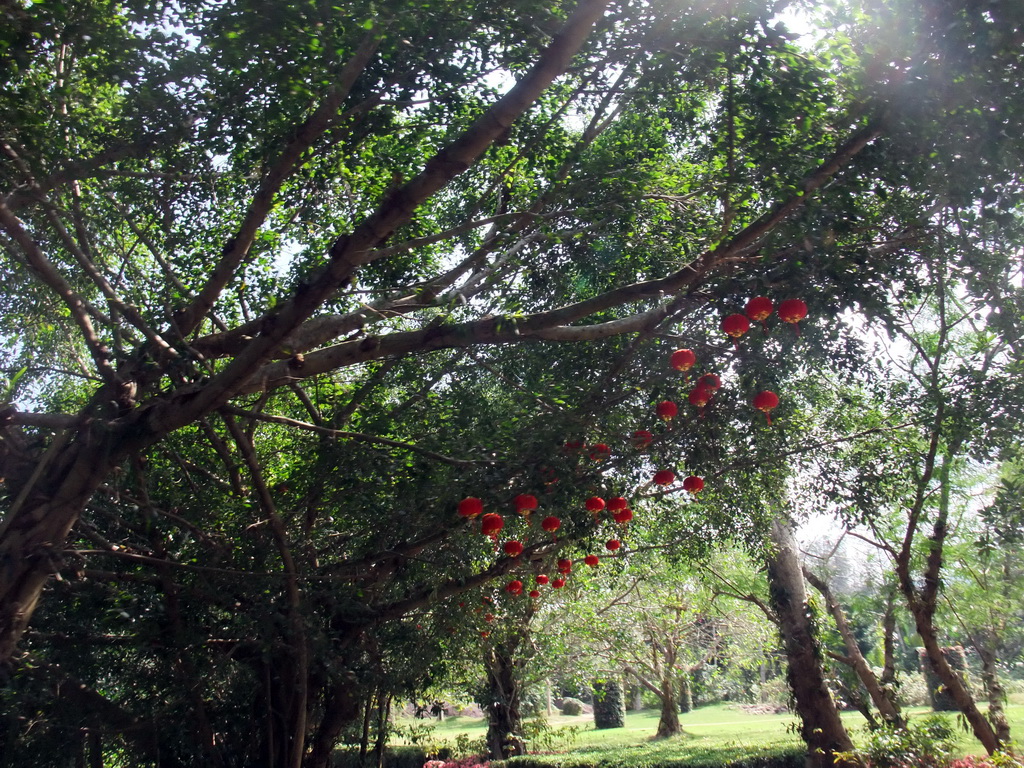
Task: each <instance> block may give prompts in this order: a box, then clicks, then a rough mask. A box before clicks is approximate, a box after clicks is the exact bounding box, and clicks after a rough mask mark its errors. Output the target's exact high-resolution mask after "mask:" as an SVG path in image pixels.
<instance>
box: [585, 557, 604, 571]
mask: <svg viewBox="0 0 1024 768" xmlns="http://www.w3.org/2000/svg"><path fill="white" fill-rule="evenodd" d="M583 562H584V563H586V564H587V565H589V566H590V567H591V568H593V567H595V566H596V565H597V564H598V563H599V562H601V560H600V558H599V557H598V556H597V555H587V556H586V557H584V558H583Z"/></svg>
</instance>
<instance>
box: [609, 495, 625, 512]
mask: <svg viewBox="0 0 1024 768" xmlns="http://www.w3.org/2000/svg"><path fill="white" fill-rule="evenodd" d="M628 506H629V504H628V503H626V500H625V499H624V498H622V497H621V496H612V497H611V498H610V499H608V511H609V512H618V511H619V510H620V509H625V508H626V507H628Z"/></svg>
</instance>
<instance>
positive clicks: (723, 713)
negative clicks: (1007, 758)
mask: <svg viewBox="0 0 1024 768" xmlns="http://www.w3.org/2000/svg"><path fill="white" fill-rule="evenodd" d="M909 712H910V714H911V716H912V717H920V716H922V715H925V714H929V713H930V712H931V710H930V709H928V708H926V707H916V708H912V709H910V710H909ZM947 716H948V717H949V719H950V722H951V723H953V724H954V725H955V724H956V716H955V715H954V714H949V715H947ZM1007 716H1008V717H1009V719H1010V726H1011V732H1012V733H1013V734H1014V735H1018V734H1020V733H1022V732H1024V704H1010V705H1009V706H1008V707H1007ZM679 719H680V722H681V723H682V725H683V729H684V731H685V732H686V736H685V737H684V740H685V741H686V742H687V744H688V745H689V746H691V747H698V746H699V747H700V748H701V749H702V750H717V749H722V750H725V751H728V750H729V749H731V748H734V747H740V746H743V747H750V746H753V745H757V746H759V747H767V748H776V747H778V748H783V747H785V746H787V745H799V744H800V738H799V735H798V733H797V732H796V730H795V728H796V722H797V720H796V718H795V717H794V716H792V715H753V714H747V713H745V712H743V711H742V710H739V709H736V708H734V707H733V706H732V705H729V704H715V705H710V706H705V707H699V708H697V709H695V710H694V711H692V712H689V713H687V714H685V715H680V718H679ZM843 720H844V721H845V722H846V723H847V727H848V728H849V730H850V732H851V735H852V736H853V738H854V740H855V741H857V740H858V737H859V736H860V734H861V733H862V730H863V725H864V719H863V718H862V717H861V716H860V714H859V713H856V712H846V713H844V714H843ZM408 722H414V723H417V724H419V725H422V724H424V723H425V722H428V721H423V720H419V721H408ZM548 724H549V725H550V726H551V727H552V728H554V729H558V728H562V727H564V726H576V727H577V728H578V729H579V732H578V735H577V738H576V739H575V740H574V741H572V742H569V743H562V744H556V745H555V746H554V747H553V749H554V750H556V751H559V752H561V751H572V752H590V751H594V750H607V749H624V748H630V747H637V746H641V745H645V744H648V743H649V742H651V741H652V739H653V737H654V733H655V731H656V730H657V727H658V712H657V711H656V710H653V709H650V710H643V711H640V712H630V713H629V714H627V715H626V727H625V728H614V729H609V730H601V731H598V730H595V729H594V721H593V718H592V717H591V716H590V715H580V716H578V717H568V716H564V715H557V716H555V717H552V718H550V720H549V721H548ZM958 731H959V732H960V733H961V734H962V735H961V738H960V749H961V752H962V754H981V753H983V752H984V750H983V749H982V748H981V744H979V743H978V741H977V740H976V739H975V738H974V737H973V736H972V735H971V734H970V733H969V732H964V731H963V730H962V729H958ZM485 733H486V724H485V722H484V720H483V719H481V718H466V717H453V718H448V719H446V720H445V721H444V722H443V723H434V724H433V733H432V735H431V740H434V741H437V742H445V741H449V742H451V741H454V740H455V739H456V738H457V737H458V736H459V735H460V734H465V736H467V737H469V738H471V739H482V738H483V737H484V734H485ZM534 748H536V747H534ZM541 748H543V747H541Z"/></svg>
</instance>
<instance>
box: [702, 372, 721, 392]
mask: <svg viewBox="0 0 1024 768" xmlns="http://www.w3.org/2000/svg"><path fill="white" fill-rule="evenodd" d="M721 388H722V380H721V379H720V378H719V377H718V376H717V375H716V374H714V373H705V374H704V375H703V376H701V377H700V378H699V379H697V389H706V390H707V391H708V392H710V393H711V394H715V392H717V391H718V390H719V389H721Z"/></svg>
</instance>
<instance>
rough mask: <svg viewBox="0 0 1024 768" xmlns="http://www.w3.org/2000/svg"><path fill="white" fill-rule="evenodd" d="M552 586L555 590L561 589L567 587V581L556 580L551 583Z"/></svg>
mask: <svg viewBox="0 0 1024 768" xmlns="http://www.w3.org/2000/svg"><path fill="white" fill-rule="evenodd" d="M551 586H552V587H554V588H555V589H561V588H562V587H564V586H565V579H554V580H553V581H552V582H551Z"/></svg>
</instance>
